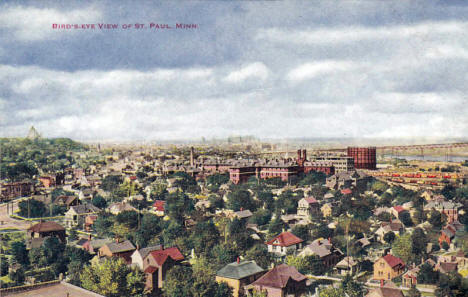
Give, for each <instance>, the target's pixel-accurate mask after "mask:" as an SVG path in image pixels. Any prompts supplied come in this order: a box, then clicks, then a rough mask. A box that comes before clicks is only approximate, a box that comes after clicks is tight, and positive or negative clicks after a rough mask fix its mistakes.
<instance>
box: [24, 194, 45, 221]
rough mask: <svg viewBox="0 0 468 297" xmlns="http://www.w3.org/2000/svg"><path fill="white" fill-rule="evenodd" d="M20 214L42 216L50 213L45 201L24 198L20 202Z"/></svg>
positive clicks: (34, 216)
mask: <svg viewBox="0 0 468 297" xmlns="http://www.w3.org/2000/svg"><path fill="white" fill-rule="evenodd" d="M18 207H19V210H20V211H19V215H20V216H23V217H30V218H40V217H43V216H46V215H48V212H47V208H46V207H45V205H44V203H43V202H41V201H37V200H35V199H28V200H23V201H21V202H20V203H18Z"/></svg>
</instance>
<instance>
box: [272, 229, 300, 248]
mask: <svg viewBox="0 0 468 297" xmlns="http://www.w3.org/2000/svg"><path fill="white" fill-rule="evenodd" d="M303 241H304V240H302V239H300V238H299V237H297V236H296V235H294V234H292V233H291V232H283V233H281V234H279V235H278V236H276V237H274V238H273V239H271V240H270V241H268V242H266V244H268V245H277V246H284V247H287V246H291V245H293V244H298V243H301V242H303Z"/></svg>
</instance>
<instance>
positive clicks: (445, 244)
mask: <svg viewBox="0 0 468 297" xmlns="http://www.w3.org/2000/svg"><path fill="white" fill-rule="evenodd" d="M442 248H443V249H444V250H446V251H448V250H449V249H450V245H449V244H448V243H447V242H446V241H442Z"/></svg>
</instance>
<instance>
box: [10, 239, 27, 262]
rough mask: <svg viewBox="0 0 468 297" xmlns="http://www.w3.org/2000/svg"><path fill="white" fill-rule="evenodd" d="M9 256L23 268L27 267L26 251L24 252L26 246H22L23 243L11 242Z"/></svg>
mask: <svg viewBox="0 0 468 297" xmlns="http://www.w3.org/2000/svg"><path fill="white" fill-rule="evenodd" d="M11 254H12V256H13V259H15V260H16V262H17V263H19V264H21V265H23V266H28V265H29V258H28V250H26V245H25V244H24V242H22V241H15V242H13V243H12V244H11Z"/></svg>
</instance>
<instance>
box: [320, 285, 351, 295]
mask: <svg viewBox="0 0 468 297" xmlns="http://www.w3.org/2000/svg"><path fill="white" fill-rule="evenodd" d="M319 296H320V297H343V296H345V293H344V291H343V289H342V288H334V287H327V288H325V289H323V290H321V291H320V293H319Z"/></svg>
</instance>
